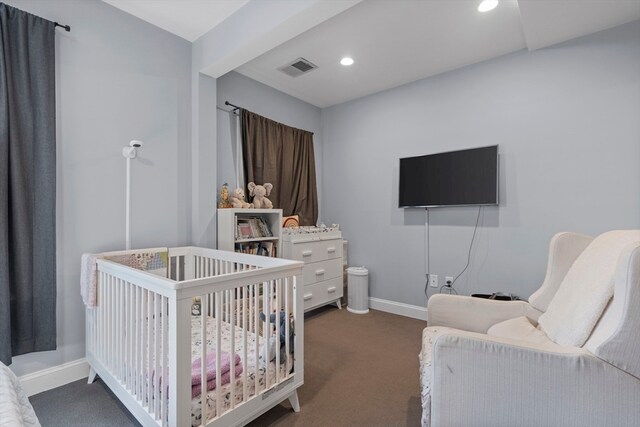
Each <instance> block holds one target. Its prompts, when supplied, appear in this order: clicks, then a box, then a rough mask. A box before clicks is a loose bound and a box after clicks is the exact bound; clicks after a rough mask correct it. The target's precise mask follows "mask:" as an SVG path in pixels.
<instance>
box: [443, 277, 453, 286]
mask: <svg viewBox="0 0 640 427" xmlns="http://www.w3.org/2000/svg"><path fill="white" fill-rule="evenodd" d="M444 283H446V284H447V285H450V284H452V283H453V276H445V278H444Z"/></svg>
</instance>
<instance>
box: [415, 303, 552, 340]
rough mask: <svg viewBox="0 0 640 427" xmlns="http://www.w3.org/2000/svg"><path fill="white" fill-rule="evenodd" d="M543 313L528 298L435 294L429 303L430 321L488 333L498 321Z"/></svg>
mask: <svg viewBox="0 0 640 427" xmlns="http://www.w3.org/2000/svg"><path fill="white" fill-rule="evenodd" d="M540 314H541V312H540V311H538V310H536V309H535V308H533V307H531V305H529V303H527V302H526V301H496V300H490V299H482V298H473V297H469V296H462V295H447V294H436V295H433V296H432V297H431V298H429V301H428V303H427V324H428V325H429V326H447V327H450V328H456V329H462V330H465V331H472V332H481V333H486V332H487V330H488V329H489V328H490V327H491V326H493V325H495V324H496V323H499V322H502V321H504V320H507V319H512V318H514V317H519V316H527V317H529V318H531V319H533V320H537V319H538V317H539V316H540Z"/></svg>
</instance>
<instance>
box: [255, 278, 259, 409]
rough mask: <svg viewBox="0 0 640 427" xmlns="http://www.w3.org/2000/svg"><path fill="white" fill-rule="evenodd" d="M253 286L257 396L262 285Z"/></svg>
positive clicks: (256, 386)
mask: <svg viewBox="0 0 640 427" xmlns="http://www.w3.org/2000/svg"><path fill="white" fill-rule="evenodd" d="M253 286H254V291H255V292H254V298H255V301H254V305H253V318H254V319H253V325H254V327H255V329H254V333H255V338H256V345H255V349H254V352H255V356H256V359H255V360H256V363H255V364H254V367H253V371H254V372H253V374H254V375H253V378H254V380H255V394H256V396H257V395H258V393H260V388H259V385H260V383H259V381H258V366H260V363H258V362H259V359H260V355H259V352H260V331H258V328H259V326H258V325H259V323H258V321H259V312H260V309H259V308H258V307H259V306H260V292H259V291H260V284H259V283H256V284H255V285H253Z"/></svg>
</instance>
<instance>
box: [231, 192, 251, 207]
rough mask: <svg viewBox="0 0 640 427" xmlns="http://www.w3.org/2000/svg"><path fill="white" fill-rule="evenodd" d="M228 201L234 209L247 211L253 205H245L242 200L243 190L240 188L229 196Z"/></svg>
mask: <svg viewBox="0 0 640 427" xmlns="http://www.w3.org/2000/svg"><path fill="white" fill-rule="evenodd" d="M229 200H230V201H231V204H232V205H233V207H234V208H242V209H249V208H252V207H253V203H247V202H246V201H245V200H244V190H243V189H242V188H236V189H235V190H233V193H231V195H230V196H229Z"/></svg>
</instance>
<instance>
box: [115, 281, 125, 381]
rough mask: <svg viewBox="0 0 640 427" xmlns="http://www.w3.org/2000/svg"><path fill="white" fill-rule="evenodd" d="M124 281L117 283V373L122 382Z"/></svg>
mask: <svg viewBox="0 0 640 427" xmlns="http://www.w3.org/2000/svg"><path fill="white" fill-rule="evenodd" d="M123 282H124V281H123V280H122V279H118V280H117V281H116V301H118V302H117V313H116V316H117V320H118V328H117V329H116V335H117V339H116V346H117V347H116V351H117V357H116V372H117V375H118V379H119V380H120V381H121V382H122V377H123V373H122V368H123V365H124V363H122V359H123V357H122V338H123V337H124V334H123V333H122V329H123V321H122V320H123V319H122V309H123V305H124V300H123V298H122V284H123Z"/></svg>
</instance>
